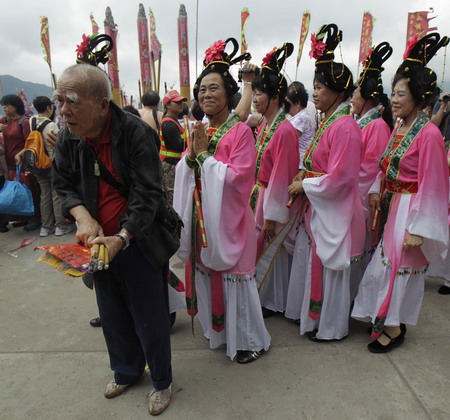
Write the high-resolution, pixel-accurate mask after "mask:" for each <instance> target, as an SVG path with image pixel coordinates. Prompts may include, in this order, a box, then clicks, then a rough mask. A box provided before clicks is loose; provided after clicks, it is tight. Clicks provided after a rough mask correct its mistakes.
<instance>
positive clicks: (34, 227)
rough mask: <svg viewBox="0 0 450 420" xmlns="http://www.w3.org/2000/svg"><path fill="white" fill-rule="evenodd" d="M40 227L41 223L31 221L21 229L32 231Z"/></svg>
mask: <svg viewBox="0 0 450 420" xmlns="http://www.w3.org/2000/svg"><path fill="white" fill-rule="evenodd" d="M40 227H41V224H40V223H31V224H28V225H26V226H25V227H24V228H23V230H24V231H25V232H32V231H33V230H37V229H39V228H40Z"/></svg>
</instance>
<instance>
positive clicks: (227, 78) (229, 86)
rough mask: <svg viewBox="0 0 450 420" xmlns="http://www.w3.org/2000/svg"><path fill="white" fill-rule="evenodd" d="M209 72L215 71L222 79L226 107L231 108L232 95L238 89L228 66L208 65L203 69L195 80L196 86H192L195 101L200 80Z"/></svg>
mask: <svg viewBox="0 0 450 420" xmlns="http://www.w3.org/2000/svg"><path fill="white" fill-rule="evenodd" d="M211 73H217V74H218V75H219V76H220V78H221V79H222V81H223V87H224V88H225V92H226V94H227V104H228V109H232V108H233V97H234V95H235V94H236V93H237V91H238V90H239V87H238V85H237V83H236V80H234V79H233V77H232V76H231V74H230V73H229V71H228V68H227V69H225V66H223V67H222V66H219V65H217V66H214V67H208V68H206V69H205V70H203V72H202V74H201V75H200V76H199V78H198V79H197V82H196V86H198V87H197V88H195V87H194V98H195V100H196V101H198V92H199V90H200V85H201V83H202V80H203V78H204V77H205V76H207V75H208V74H211Z"/></svg>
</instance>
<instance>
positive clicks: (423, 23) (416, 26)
mask: <svg viewBox="0 0 450 420" xmlns="http://www.w3.org/2000/svg"><path fill="white" fill-rule="evenodd" d="M433 12H434V10H433V9H432V8H431V7H430V11H429V12H426V11H421V12H412V13H408V27H407V32H406V47H408V41H409V40H410V39H411V38H413V37H414V36H416V35H417V37H418V38H422V37H423V36H424V35H426V34H427V33H428V32H431V31H435V30H436V29H437V28H436V27H433V28H430V27H429V22H430V20H431V19H434V18H435V17H436V16H433V17H431V18H429V17H428V14H429V13H433Z"/></svg>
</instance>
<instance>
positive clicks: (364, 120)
mask: <svg viewBox="0 0 450 420" xmlns="http://www.w3.org/2000/svg"><path fill="white" fill-rule="evenodd" d="M378 118H381V114H380V111H379V110H378V109H376V110H375V111H373V112H371V113H370V114H369V115H367V117H363V118H361V119H360V120H359V121H358V125H359V128H360V129H361V130H364V129H365V128H366V127H367V126H368V125H369V124H370V123H371V122H373V121H375V120H377V119H378Z"/></svg>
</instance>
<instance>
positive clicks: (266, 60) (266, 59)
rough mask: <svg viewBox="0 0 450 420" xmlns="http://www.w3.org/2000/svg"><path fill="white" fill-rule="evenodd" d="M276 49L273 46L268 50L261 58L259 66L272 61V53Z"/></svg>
mask: <svg viewBox="0 0 450 420" xmlns="http://www.w3.org/2000/svg"><path fill="white" fill-rule="evenodd" d="M276 50H277V47H273V50H271V51H269V52H268V53H267V54H266V56H265V57H264V58H263V59H262V63H261V67H265V66H269V67H270V62H271V61H272V58H273V55H274V54H275V51H276Z"/></svg>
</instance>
